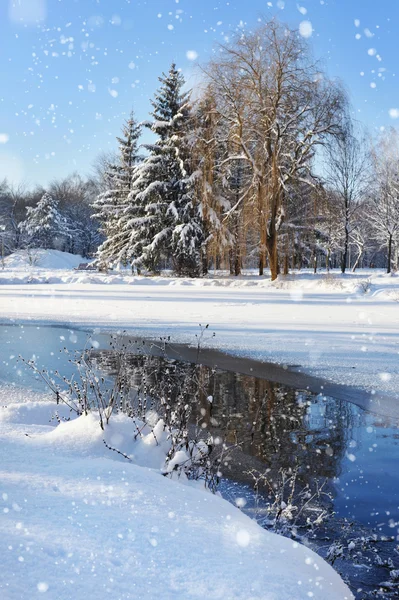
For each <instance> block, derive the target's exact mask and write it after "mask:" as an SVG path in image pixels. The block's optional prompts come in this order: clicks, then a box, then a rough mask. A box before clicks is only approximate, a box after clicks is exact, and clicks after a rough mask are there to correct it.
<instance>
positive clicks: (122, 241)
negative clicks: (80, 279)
mask: <svg viewBox="0 0 399 600" xmlns="http://www.w3.org/2000/svg"><path fill="white" fill-rule="evenodd" d="M159 81H160V87H159V89H158V91H157V92H156V94H155V96H154V98H153V100H152V102H151V104H152V112H151V119H150V120H149V121H147V122H145V123H138V122H137V120H136V119H135V116H134V114H133V113H132V114H131V115H130V117H129V118H128V119H127V120H126V122H125V123H124V124H123V127H122V133H121V136H120V137H118V138H117V142H118V150H117V153H116V155H115V156H113V157H111V158H109V157H105V158H104V160H102V161H100V162H98V163H97V173H96V176H95V177H92V178H90V179H88V180H83V179H81V178H80V177H79V176H77V175H75V176H73V177H72V178H69V179H67V180H65V181H64V182H60V183H57V182H54V183H53V184H52V186H50V187H49V189H48V190H46V193H45V194H42V195H40V198H37V197H32V198H29V202H30V204H31V205H30V206H28V208H27V210H26V212H25V214H24V215H23V214H22V211H21V210H20V207H19V205H18V202H17V203H16V202H15V201H14V202H13V200H12V194H11V195H10V194H9V193H8V195H7V189H6V188H7V186H6V184H5V183H4V184H3V186H1V187H0V211H1V213H0V214H1V215H2V217H0V219H2V220H1V221H0V223H2V225H1V230H0V235H1V236H2V240H3V247H4V246H5V248H6V251H7V252H8V251H11V250H12V246H13V245H14V246H18V244H22V245H23V244H25V245H26V244H36V245H39V246H40V247H54V245H55V244H56V243H57V244H58V245H62V246H63V248H62V249H66V250H68V251H72V252H75V253H81V254H83V255H94V254H95V256H96V258H97V262H98V264H99V266H100V268H102V269H109V268H112V267H116V266H118V265H124V266H129V267H130V268H131V269H132V271H137V272H138V273H158V272H160V271H162V270H164V269H172V270H173V271H174V272H175V273H176V274H177V275H181V276H193V277H195V276H201V275H204V274H206V273H207V272H208V270H209V269H210V268H214V269H222V268H223V269H226V268H227V269H228V270H229V271H230V273H231V274H234V275H240V273H241V272H242V270H243V269H244V268H248V267H251V268H254V267H256V268H257V269H258V272H259V274H260V275H263V273H264V271H265V269H269V270H270V274H271V278H272V279H276V277H277V276H278V275H279V273H285V274H286V273H288V272H289V270H290V269H294V268H301V267H312V268H314V269H316V268H318V267H325V268H327V270H328V269H329V268H336V267H339V268H340V269H341V271H342V272H345V270H346V269H347V268H352V269H356V268H357V267H362V266H386V267H387V270H388V272H390V271H391V269H393V268H394V269H397V267H398V251H399V176H398V174H399V136H398V133H397V131H396V130H395V129H391V130H388V131H385V132H383V133H382V134H381V135H380V137H379V139H377V140H372V141H371V140H370V139H369V138H368V137H367V136H366V135H365V134H364V132H362V129H361V127H360V125H359V124H357V123H356V122H355V121H354V119H353V117H352V114H351V109H350V105H349V102H348V98H347V94H346V92H345V90H344V89H343V87H342V85H341V84H340V83H339V82H337V81H334V80H331V79H329V78H328V77H327V75H326V73H325V72H324V71H323V69H322V68H321V66H320V65H319V64H318V63H317V62H316V61H314V59H313V57H312V53H311V48H310V47H309V44H308V42H307V41H306V40H304V39H303V38H301V36H299V35H298V33H297V32H296V31H294V30H290V29H289V28H288V27H287V26H285V25H283V24H281V23H279V22H278V21H276V20H272V21H269V22H266V23H263V24H261V25H260V26H259V27H258V28H257V29H256V30H254V31H248V32H241V33H240V34H239V35H237V36H236V37H235V38H234V39H233V40H232V41H231V42H229V43H228V44H227V45H224V46H220V48H219V52H217V54H215V58H213V59H212V60H211V61H210V62H209V63H208V64H206V65H204V66H203V67H202V85H201V86H199V88H198V89H196V90H195V96H196V97H195V99H194V94H193V93H192V92H190V91H186V86H185V81H184V78H183V75H182V74H181V72H180V71H179V70H178V69H177V67H176V65H175V64H172V65H171V67H170V69H169V71H168V72H167V73H166V74H163V75H162V76H161V77H160V78H159ZM143 128H148V129H149V130H150V131H151V132H152V134H153V138H154V141H153V142H152V143H146V144H140V137H141V134H142V131H143ZM33 196H34V194H33ZM77 198H80V199H77ZM7 202H8V204H7ZM4 207H6V209H4ZM7 207H8V208H7ZM7 210H8V212H7Z"/></svg>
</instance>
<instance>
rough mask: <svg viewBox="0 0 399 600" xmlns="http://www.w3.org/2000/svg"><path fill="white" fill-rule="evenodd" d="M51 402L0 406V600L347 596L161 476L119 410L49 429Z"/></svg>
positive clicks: (220, 505) (281, 546) (298, 552)
mask: <svg viewBox="0 0 399 600" xmlns="http://www.w3.org/2000/svg"><path fill="white" fill-rule="evenodd" d="M55 408H56V407H55V405H54V402H51V401H50V400H48V399H47V400H46V398H43V397H40V396H39V395H37V394H33V396H32V397H31V398H26V397H25V398H23V395H19V394H18V393H11V392H10V395H9V398H8V404H7V406H2V407H0V503H1V511H0V555H1V563H2V564H1V570H0V598H1V599H2V600H25V599H26V598H29V599H30V600H35V599H38V598H42V597H44V598H49V599H52V600H72V599H73V600H89V599H93V600H94V599H95V600H108V599H109V598H112V599H115V600H137V599H139V598H140V599H141V598H142V599H148V600H155V599H156V600H159V599H162V600H168V599H172V598H173V599H180V598H181V599H184V600H186V599H188V598H193V599H194V598H198V599H199V598H201V599H204V598H211V599H220V600H234V599H242V600H255V599H259V600H260V599H262V600H301V599H303V600H305V599H306V600H308V599H309V598H314V599H319V600H345V599H349V598H353V596H352V595H351V593H350V592H349V590H348V589H347V587H346V586H345V585H344V584H343V582H342V580H341V579H340V577H339V576H338V574H337V573H336V572H335V571H334V570H333V569H332V568H331V567H330V566H329V565H328V564H327V563H325V562H324V561H323V559H321V558H320V557H318V556H317V555H316V554H314V553H313V552H312V551H311V550H309V549H307V548H306V547H305V546H302V545H299V544H297V543H295V542H293V541H292V540H288V539H287V538H283V537H281V536H277V535H275V534H272V533H269V532H267V531H265V530H264V529H262V528H261V527H259V526H258V525H257V524H256V522H255V521H252V520H251V519H250V518H249V517H247V516H246V515H244V514H243V513H241V511H240V510H239V509H238V508H236V507H235V506H233V505H231V504H229V503H228V502H227V501H225V500H223V499H221V498H219V497H217V496H214V495H212V494H211V493H210V492H207V491H205V490H203V489H201V487H200V486H201V484H199V483H196V484H194V483H180V481H171V480H170V479H168V478H165V477H163V476H162V475H161V474H160V470H159V467H160V466H161V462H162V457H161V456H160V454H159V449H158V448H157V447H156V446H155V445H154V443H152V444H151V441H148V440H146V439H144V440H143V441H140V442H134V441H133V439H132V433H133V429H132V422H131V421H130V420H129V419H128V418H127V417H125V416H123V415H120V416H115V418H113V419H112V420H111V423H110V425H109V426H108V427H106V430H105V432H103V431H102V430H101V429H100V427H99V424H98V417H96V416H95V415H93V414H92V415H88V416H83V417H80V418H78V419H75V420H73V421H70V422H64V423H61V424H60V425H58V426H56V425H54V423H53V424H49V422H48V417H49V415H51V414H52V412H53V411H54V409H55ZM58 408H59V407H58ZM61 411H62V408H61ZM61 416H62V415H61ZM103 438H105V439H106V440H107V442H108V443H109V444H118V446H120V447H122V448H123V450H124V451H126V452H127V453H128V454H129V455H130V456H131V457H132V458H133V462H127V461H126V460H125V459H124V458H122V457H120V456H119V455H117V454H116V453H115V452H110V451H109V450H107V449H106V448H105V446H104V444H103ZM152 442H153V440H152ZM137 463H139V464H140V465H141V466H138V464H137ZM150 466H151V468H150Z"/></svg>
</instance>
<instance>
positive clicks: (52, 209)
mask: <svg viewBox="0 0 399 600" xmlns="http://www.w3.org/2000/svg"><path fill="white" fill-rule="evenodd" d="M20 228H21V231H23V232H24V233H25V235H26V245H27V246H29V247H36V248H46V249H47V248H58V247H60V245H62V242H63V240H64V239H65V237H67V236H68V231H67V227H66V222H65V219H64V218H63V217H62V215H61V213H60V211H59V209H58V201H57V200H55V199H54V198H53V197H52V196H51V195H50V194H49V193H47V192H45V193H44V194H43V196H42V198H41V199H40V200H39V202H38V204H37V205H36V206H34V207H28V208H27V210H26V220H25V221H23V222H22V223H21V224H20Z"/></svg>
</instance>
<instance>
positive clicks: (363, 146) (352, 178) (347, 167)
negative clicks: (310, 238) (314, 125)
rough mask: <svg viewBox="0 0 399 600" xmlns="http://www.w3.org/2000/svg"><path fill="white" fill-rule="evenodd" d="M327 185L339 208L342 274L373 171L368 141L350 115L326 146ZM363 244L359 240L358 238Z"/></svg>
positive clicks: (345, 117) (346, 116) (345, 116)
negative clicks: (358, 131)
mask: <svg viewBox="0 0 399 600" xmlns="http://www.w3.org/2000/svg"><path fill="white" fill-rule="evenodd" d="M326 150H327V160H326V181H327V184H328V186H329V187H330V188H331V189H332V190H334V192H335V198H336V200H337V205H338V213H339V220H338V223H337V225H338V232H339V234H340V237H341V247H342V256H341V271H342V273H345V270H346V268H347V266H348V264H347V263H348V253H349V244H350V241H351V234H352V230H353V225H354V220H355V216H356V214H355V213H356V210H357V208H358V206H359V202H360V200H361V199H362V198H363V197H364V194H365V191H366V187H367V184H368V181H367V180H368V173H369V171H370V161H369V149H368V144H367V140H366V139H364V137H363V138H361V137H360V136H359V134H357V132H356V130H355V127H354V123H353V122H352V120H351V118H350V116H349V115H348V114H346V115H344V119H343V123H342V126H341V133H340V134H339V135H336V136H333V137H331V139H330V140H329V143H328V144H326ZM357 239H358V241H360V238H358V237H357Z"/></svg>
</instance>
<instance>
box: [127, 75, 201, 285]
mask: <svg viewBox="0 0 399 600" xmlns="http://www.w3.org/2000/svg"><path fill="white" fill-rule="evenodd" d="M159 81H160V82H161V86H160V89H159V91H158V93H157V94H156V96H155V99H154V100H153V101H152V106H153V108H154V110H153V112H152V113H151V115H152V117H153V119H154V120H153V121H152V122H151V123H148V124H147V125H148V126H149V127H150V128H151V130H152V131H153V133H154V134H155V135H156V136H157V138H158V139H157V140H156V142H155V143H154V144H147V145H145V146H144V147H145V148H146V149H147V150H148V152H149V155H148V156H147V157H146V159H145V160H144V162H143V164H142V165H141V167H140V169H139V172H138V173H137V178H136V180H135V183H134V186H133V189H132V192H131V194H130V201H131V203H130V209H127V211H126V215H125V216H126V222H125V230H126V231H129V232H130V246H129V252H130V253H131V254H132V255H134V263H135V264H136V265H138V266H141V265H143V266H144V267H145V268H147V269H149V270H151V271H157V270H158V269H159V267H160V261H161V260H162V259H166V260H169V261H171V262H172V265H173V268H174V270H175V272H176V273H177V274H178V275H190V276H195V275H198V274H199V270H200V248H201V243H202V238H203V230H202V220H201V216H200V212H199V207H198V205H197V204H196V202H195V190H194V188H195V177H196V173H195V172H193V169H192V165H191V162H190V155H189V144H188V142H189V136H190V132H191V131H192V127H193V122H192V114H191V105H190V93H188V92H183V91H182V88H183V86H184V78H183V76H182V74H181V73H180V72H179V71H178V70H177V69H176V65H175V64H172V66H171V68H170V70H169V73H168V74H167V75H165V74H163V76H162V77H160V78H159Z"/></svg>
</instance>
